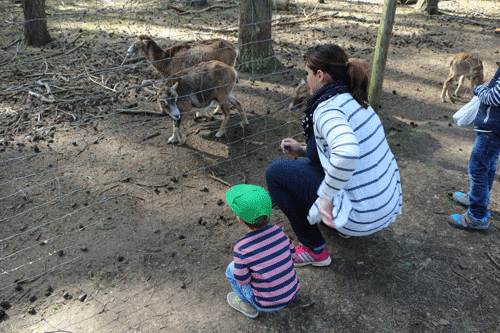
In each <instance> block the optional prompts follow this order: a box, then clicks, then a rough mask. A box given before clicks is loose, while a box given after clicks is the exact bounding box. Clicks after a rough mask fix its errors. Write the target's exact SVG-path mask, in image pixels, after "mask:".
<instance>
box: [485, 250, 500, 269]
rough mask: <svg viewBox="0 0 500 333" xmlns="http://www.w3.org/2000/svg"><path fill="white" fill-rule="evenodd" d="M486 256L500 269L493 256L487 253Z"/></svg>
mask: <svg viewBox="0 0 500 333" xmlns="http://www.w3.org/2000/svg"><path fill="white" fill-rule="evenodd" d="M486 255H487V256H488V257H489V258H490V260H491V262H492V263H494V264H495V266H497V268H498V269H500V264H499V263H497V261H496V260H495V259H494V258H493V256H492V255H491V254H490V253H489V252H486Z"/></svg>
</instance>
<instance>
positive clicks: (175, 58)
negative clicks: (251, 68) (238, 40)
mask: <svg viewBox="0 0 500 333" xmlns="http://www.w3.org/2000/svg"><path fill="white" fill-rule="evenodd" d="M137 53H138V54H140V55H141V56H143V57H145V58H146V60H147V61H148V62H149V63H150V64H151V66H153V67H154V68H155V69H156V71H157V72H158V73H160V75H161V76H163V77H165V78H167V77H170V76H171V75H172V74H174V73H177V72H178V71H181V70H183V69H187V68H190V67H193V66H195V65H197V64H199V63H202V62H206V61H210V60H219V61H221V62H223V63H224V64H226V65H228V66H232V67H234V64H235V63H236V58H238V54H239V51H238V49H237V48H236V47H235V46H234V45H233V44H232V43H231V42H228V41H227V40H224V39H210V40H203V41H198V42H191V43H184V44H178V45H174V46H172V47H169V48H167V49H165V50H163V49H162V48H161V47H160V46H158V44H156V42H155V41H154V40H153V38H152V37H151V36H148V35H140V36H137V40H136V42H134V43H133V44H132V45H131V46H130V47H129V49H128V51H127V54H128V55H135V54H137ZM219 109H220V108H219V107H217V109H215V111H214V114H216V113H218V111H219ZM201 115H202V114H201V112H198V113H197V114H196V116H197V117H201Z"/></svg>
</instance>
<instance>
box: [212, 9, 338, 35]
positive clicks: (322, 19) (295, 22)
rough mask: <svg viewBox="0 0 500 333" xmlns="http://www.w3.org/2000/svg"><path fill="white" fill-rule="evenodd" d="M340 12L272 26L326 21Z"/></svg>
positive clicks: (218, 31) (216, 31) (226, 30)
mask: <svg viewBox="0 0 500 333" xmlns="http://www.w3.org/2000/svg"><path fill="white" fill-rule="evenodd" d="M338 14H339V13H333V14H329V15H322V16H318V17H311V18H307V19H304V20H298V21H291V22H276V23H273V24H272V25H271V27H273V28H274V27H283V26H287V25H295V24H300V23H305V22H313V21H324V20H328V19H330V18H332V17H333V16H336V15H338ZM237 31H238V28H234V29H219V30H214V31H213V32H215V33H222V34H224V33H232V32H237Z"/></svg>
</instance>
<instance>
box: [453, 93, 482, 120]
mask: <svg viewBox="0 0 500 333" xmlns="http://www.w3.org/2000/svg"><path fill="white" fill-rule="evenodd" d="M479 104H481V102H480V101H479V98H477V96H474V97H472V99H471V100H470V101H469V103H467V104H465V105H464V106H462V108H461V109H460V110H458V111H457V112H455V114H454V115H453V120H454V121H455V123H456V124H457V125H458V126H460V127H463V126H467V125H469V124H470V123H472V122H473V121H474V119H476V115H477V111H478V110H479Z"/></svg>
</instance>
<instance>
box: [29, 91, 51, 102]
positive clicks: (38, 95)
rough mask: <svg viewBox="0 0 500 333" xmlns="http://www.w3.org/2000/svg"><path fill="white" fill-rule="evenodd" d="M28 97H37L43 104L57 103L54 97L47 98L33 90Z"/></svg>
mask: <svg viewBox="0 0 500 333" xmlns="http://www.w3.org/2000/svg"><path fill="white" fill-rule="evenodd" d="M28 95H32V96H35V97H36V98H39V99H40V100H41V101H42V102H45V103H54V102H56V100H55V98H54V96H52V95H50V97H49V98H47V97H45V96H43V95H40V94H39V93H37V92H34V91H31V90H28Z"/></svg>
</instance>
